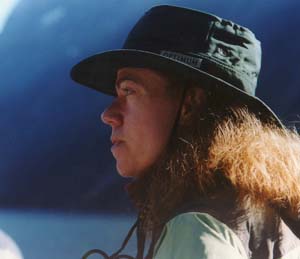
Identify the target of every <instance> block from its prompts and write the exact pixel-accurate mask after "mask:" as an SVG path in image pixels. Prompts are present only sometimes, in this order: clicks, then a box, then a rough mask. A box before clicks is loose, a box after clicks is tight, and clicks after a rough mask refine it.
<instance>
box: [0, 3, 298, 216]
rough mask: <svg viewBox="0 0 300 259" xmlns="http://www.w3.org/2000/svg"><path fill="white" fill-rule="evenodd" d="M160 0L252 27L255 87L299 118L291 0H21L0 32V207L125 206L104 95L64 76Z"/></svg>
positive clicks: (117, 41)
mask: <svg viewBox="0 0 300 259" xmlns="http://www.w3.org/2000/svg"><path fill="white" fill-rule="evenodd" d="M0 3H1V2H0ZM162 3H163V4H174V5H181V6H186V7H191V8H196V9H201V10H204V11H206V12H211V13H215V14H217V15H219V16H222V17H224V18H228V19H232V20H234V21H236V22H237V23H240V24H242V25H244V26H246V27H249V28H250V29H252V30H253V31H254V32H255V33H256V35H257V38H258V39H260V40H261V42H262V48H263V62H262V71H261V75H260V80H259V87H258V91H257V95H258V96H259V97H261V98H262V99H263V100H264V101H266V103H268V104H269V105H270V106H271V107H272V108H273V110H274V111H275V112H276V113H277V114H278V115H279V116H280V117H281V118H283V119H285V120H294V119H297V114H299V113H300V103H299V97H300V88H299V79H298V76H299V71H300V65H299V59H300V33H299V25H300V16H299V13H300V12H299V11H300V2H299V1H296V0H295V1H282V0H272V1H260V0H251V1H248V0H244V1H241V0H230V1H229V0H228V1H223V0H222V1H216V0H209V1H208V0H206V1H204V0H202V1H200V0H197V1H187V0H185V1H179V0H177V1H175V0H172V1H171V0H169V1H154V0H151V1H150V0H149V1H137V0H124V1H117V0H101V1H99V0H89V1H79V0H64V1H61V0H43V1H37V0H23V1H22V0H21V1H19V4H18V5H17V6H16V8H15V9H14V11H13V12H12V14H11V16H10V17H9V19H8V21H7V23H6V26H5V28H4V30H3V31H2V33H1V34H0V57H1V61H0V79H1V87H0V114H1V127H0V142H1V145H0V159H1V160H0V174H1V181H0V207H26V208H53V209H60V210H68V211H69V210H83V211H87V210H108V211H113V212H117V211H118V212H119V211H130V206H129V204H128V202H127V197H126V195H125V194H124V190H123V185H124V183H125V180H123V179H121V178H120V177H119V176H118V174H117V173H116V171H115V169H114V160H113V158H112V156H111V154H110V151H109V148H110V143H109V135H110V131H109V128H107V127H105V126H104V125H102V123H101V122H100V120H99V116H100V113H101V111H102V110H103V108H104V107H105V106H106V105H107V104H108V103H109V102H110V101H111V99H110V98H109V97H106V96H102V95H101V94H99V93H97V92H95V91H93V90H91V89H88V88H85V87H81V86H79V85H77V84H76V83H74V82H72V81H71V79H70V78H69V70H70V68H71V67H72V65H73V64H75V63H77V62H78V61H79V60H81V59H82V58H84V57H86V56H88V55H92V54H94V53H96V52H102V51H105V50H109V49H114V48H120V47H121V46H122V43H123V41H124V39H125V37H126V35H127V33H128V31H129V30H130V28H131V27H132V26H133V24H134V23H135V21H136V20H137V19H138V18H139V17H140V16H141V15H142V14H143V13H144V12H145V11H146V10H147V9H148V8H150V7H151V6H153V5H156V4H162ZM178 22H180V21H178ZM174 26H176V25H174Z"/></svg>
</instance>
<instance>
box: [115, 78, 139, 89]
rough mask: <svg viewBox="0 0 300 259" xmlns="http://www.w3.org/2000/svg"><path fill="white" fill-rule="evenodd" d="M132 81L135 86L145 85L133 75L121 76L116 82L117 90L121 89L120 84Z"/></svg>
mask: <svg viewBox="0 0 300 259" xmlns="http://www.w3.org/2000/svg"><path fill="white" fill-rule="evenodd" d="M127 80H128V81H132V82H134V83H135V84H139V85H143V84H142V82H141V80H140V79H139V78H137V77H136V76H132V75H124V76H120V78H118V79H117V80H116V83H115V88H116V89H119V88H120V84H121V83H122V82H124V81H127Z"/></svg>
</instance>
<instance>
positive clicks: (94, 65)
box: [71, 49, 283, 127]
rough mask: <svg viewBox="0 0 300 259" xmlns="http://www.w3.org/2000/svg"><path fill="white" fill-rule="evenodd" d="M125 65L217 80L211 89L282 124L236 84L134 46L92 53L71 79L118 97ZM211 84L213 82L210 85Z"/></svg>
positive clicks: (270, 111)
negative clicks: (117, 82)
mask: <svg viewBox="0 0 300 259" xmlns="http://www.w3.org/2000/svg"><path fill="white" fill-rule="evenodd" d="M123 67H138V68H150V69H154V70H158V71H162V72H167V73H173V74H177V75H184V77H185V78H189V79H191V80H195V81H196V82H197V81H198V82H200V84H201V85H203V86H205V85H206V83H205V82H206V81H207V80H214V81H215V82H217V84H213V85H214V87H213V89H210V90H212V91H219V92H220V94H222V95H224V96H225V95H226V96H230V97H232V99H233V100H237V101H239V102H241V103H244V104H246V105H247V106H248V109H249V110H251V111H253V112H254V113H255V114H257V115H258V116H259V118H260V119H263V120H265V121H268V120H272V121H275V123H277V124H278V126H281V127H282V126H283V125H282V123H281V121H280V120H279V118H278V117H277V116H276V114H275V113H274V112H273V111H272V110H271V109H270V107H268V106H267V105H266V104H265V103H264V102H263V101H262V100H260V99H259V98H257V97H256V96H252V95H249V94H247V93H246V92H244V91H242V90H240V89H238V88H237V87H235V86H234V85H232V84H230V83H228V82H226V81H224V80H222V79H220V78H217V77H215V76H213V75H211V74H209V73H207V72H205V71H202V70H201V69H197V68H195V67H192V66H190V65H188V64H185V63H183V62H180V61H178V60H174V59H171V58H168V57H165V56H161V55H159V54H156V53H153V52H149V51H143V50H133V49H120V50H111V51H106V52H103V53H99V54H96V55H93V56H90V57H88V58H86V59H84V60H82V61H81V62H79V63H78V64H76V65H75V66H74V67H73V68H72V70H71V78H72V79H73V80H74V81H76V82H78V83H79V84H82V85H84V86H87V87H90V88H92V89H95V90H97V91H100V92H102V93H104V94H108V95H112V96H115V95H116V92H115V79H116V75H117V71H118V69H120V68H123ZM208 85H211V84H208Z"/></svg>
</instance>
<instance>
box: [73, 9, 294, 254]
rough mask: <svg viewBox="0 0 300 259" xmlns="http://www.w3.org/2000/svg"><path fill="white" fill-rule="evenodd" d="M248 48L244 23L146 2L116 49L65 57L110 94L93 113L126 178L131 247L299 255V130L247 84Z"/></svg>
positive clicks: (253, 66)
mask: <svg viewBox="0 0 300 259" xmlns="http://www.w3.org/2000/svg"><path fill="white" fill-rule="evenodd" d="M178 21H180V22H178ZM175 24H176V26H174V25H175ZM260 55H261V50H260V44H259V42H258V41H257V39H256V38H255V36H254V35H253V33H252V32H251V31H250V30H248V29H247V28H244V27H242V26H239V25H237V24H235V23H233V22H231V21H227V20H224V19H221V18H219V17H217V16H213V15H210V14H206V13H202V12H199V11H195V10H190V9H185V8H179V7H174V6H158V7H154V8H152V9H151V10H149V11H148V12H147V13H146V14H145V15H144V16H143V17H142V18H141V19H140V20H139V22H138V23H137V24H136V25H135V27H134V28H133V29H132V31H131V32H130V33H129V35H128V38H127V40H126V42H125V44H124V46H123V49H122V50H116V51H108V52H104V53H101V54H98V55H95V56H92V57H90V58H87V59H86V60H84V61H82V62H80V63H79V64H77V65H76V66H75V67H74V68H73V70H72V78H73V79H74V80H75V81H77V82H79V83H81V84H83V85H86V86H89V87H91V88H94V89H96V90H98V91H101V92H104V93H106V94H111V95H114V96H115V99H114V101H113V102H112V104H111V105H110V106H109V107H108V108H107V109H106V110H105V111H104V112H103V114H102V120H103V122H104V123H106V124H108V125H109V126H110V127H111V129H112V136H111V141H112V144H113V146H112V149H111V151H112V153H113V155H114V157H115V159H116V167H117V170H118V172H119V173H120V175H122V176H123V177H132V178H133V179H134V180H133V182H132V183H131V184H130V185H129V186H128V193H129V195H130V197H131V199H132V200H133V202H134V204H135V205H136V207H137V209H138V214H139V216H138V220H137V223H136V224H135V226H134V227H137V237H138V253H137V256H136V258H144V256H145V254H146V251H144V250H148V252H147V255H146V258H156V259H159V258H163V259H168V258H172V259H177V258H178V259H179V258H257V259H258V258H274V259H275V258H278V259H279V258H282V257H284V258H299V257H300V240H299V235H300V234H299V207H300V180H299V178H300V177H299V172H300V171H299V168H300V166H299V162H298V161H299V154H300V140H299V136H298V135H297V134H296V133H295V132H291V131H288V130H287V129H285V127H284V126H283V125H282V124H281V122H280V120H279V119H278V118H277V117H276V115H275V114H274V113H273V112H272V111H271V110H270V108H269V107H268V106H267V105H266V104H264V103H263V102H262V101H261V100H260V99H258V98H256V97H255V96H254V93H255V88H256V83H257V77H258V74H259V70H260ZM132 231H133V229H131V231H130V233H129V235H128V236H127V238H126V239H125V242H124V244H123V246H122V248H123V247H124V246H125V245H126V243H127V241H128V239H129V238H130V235H131V233H132ZM297 236H298V237H297ZM147 242H149V244H148V243H147ZM146 247H148V249H146ZM121 250H122V249H120V250H119V251H117V252H116V253H114V254H113V255H112V256H111V257H108V256H107V255H106V254H105V253H104V252H102V251H100V250H94V251H91V252H89V253H87V254H86V255H85V257H84V258H86V257H87V256H88V255H89V254H91V253H93V252H99V253H100V254H102V255H104V256H106V258H122V255H120V253H121ZM123 258H131V257H129V256H125V257H124V256H123Z"/></svg>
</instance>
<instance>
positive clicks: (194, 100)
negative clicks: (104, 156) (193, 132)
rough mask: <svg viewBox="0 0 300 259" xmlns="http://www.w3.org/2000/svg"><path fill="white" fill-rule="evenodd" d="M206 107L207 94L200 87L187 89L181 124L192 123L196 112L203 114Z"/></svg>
mask: <svg viewBox="0 0 300 259" xmlns="http://www.w3.org/2000/svg"><path fill="white" fill-rule="evenodd" d="M205 106H206V96H205V92H204V90H203V89H202V88H200V87H191V88H188V89H187V92H186V95H185V99H184V102H183V105H182V107H181V114H180V124H186V123H190V122H191V120H192V117H193V116H192V115H193V114H194V113H195V112H199V113H200V112H201V111H202V110H203V109H204V107H205Z"/></svg>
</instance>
